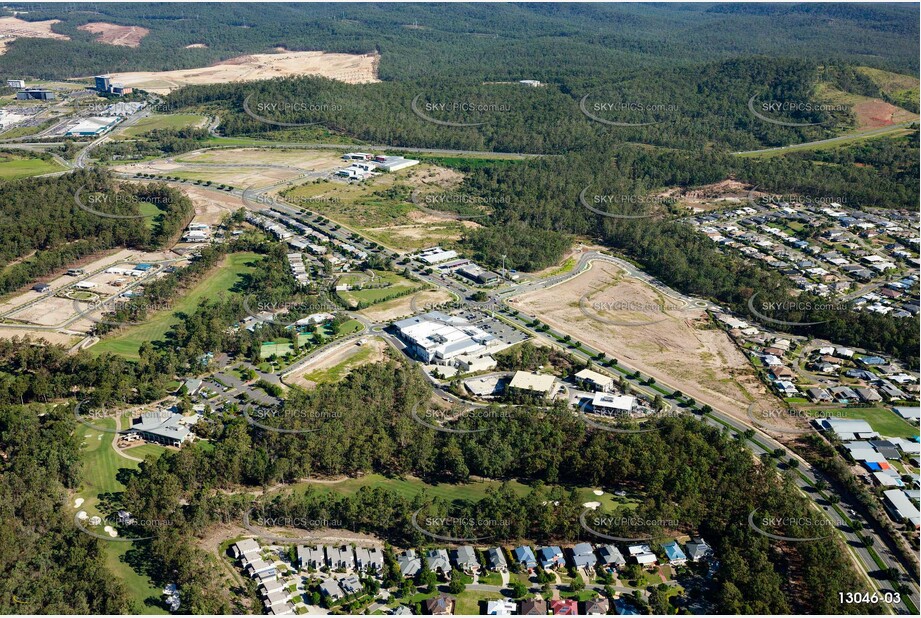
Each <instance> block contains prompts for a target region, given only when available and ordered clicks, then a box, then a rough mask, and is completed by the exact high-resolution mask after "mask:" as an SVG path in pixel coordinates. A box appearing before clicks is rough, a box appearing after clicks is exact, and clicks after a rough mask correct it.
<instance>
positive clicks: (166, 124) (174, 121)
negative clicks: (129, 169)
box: [117, 114, 207, 139]
mask: <svg viewBox="0 0 921 618" xmlns="http://www.w3.org/2000/svg"><path fill="white" fill-rule="evenodd" d="M206 122H207V119H206V118H205V117H204V116H199V115H198V114H157V115H154V116H148V117H146V118H141V119H140V120H138V121H137V122H136V123H134V124H133V125H131V126H130V127H128V128H126V129H124V130H123V131H121V132H119V133H118V134H117V136H118V138H121V139H123V138H126V137H137V136H139V135H143V134H144V133H147V132H148V131H154V130H157V129H182V128H185V127H201V126H204V124H205V123H206Z"/></svg>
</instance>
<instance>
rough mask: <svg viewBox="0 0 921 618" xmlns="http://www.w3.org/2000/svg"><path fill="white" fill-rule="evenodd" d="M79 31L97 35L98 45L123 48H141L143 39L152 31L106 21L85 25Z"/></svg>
mask: <svg viewBox="0 0 921 618" xmlns="http://www.w3.org/2000/svg"><path fill="white" fill-rule="evenodd" d="M77 30H83V31H84V32H92V33H93V34H95V35H96V42H97V43H105V44H106V45H121V46H122V47H140V45H141V39H143V38H144V37H145V36H147V35H148V34H150V30H148V29H147V28H142V27H141V26H119V25H118V24H109V23H106V22H104V21H94V22H90V23H88V24H83V25H82V26H80V27H79V28H77Z"/></svg>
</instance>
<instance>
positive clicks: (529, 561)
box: [512, 545, 537, 569]
mask: <svg viewBox="0 0 921 618" xmlns="http://www.w3.org/2000/svg"><path fill="white" fill-rule="evenodd" d="M512 555H513V556H514V557H515V561H516V562H518V563H520V564H522V565H523V566H525V567H526V568H529V569H534V568H537V559H536V558H535V557H534V551H533V550H532V549H531V548H530V547H528V546H527V545H522V546H521V547H516V548H515V551H513V552H512Z"/></svg>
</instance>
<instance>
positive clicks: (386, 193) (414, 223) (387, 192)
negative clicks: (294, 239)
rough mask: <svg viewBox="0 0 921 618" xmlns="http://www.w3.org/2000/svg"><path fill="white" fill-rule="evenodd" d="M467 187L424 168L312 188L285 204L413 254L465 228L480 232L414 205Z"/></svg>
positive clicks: (442, 171) (452, 175)
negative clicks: (416, 195)
mask: <svg viewBox="0 0 921 618" xmlns="http://www.w3.org/2000/svg"><path fill="white" fill-rule="evenodd" d="M340 165H341V164H340ZM462 181H463V175H461V174H460V173H459V172H457V171H455V170H451V169H448V168H444V167H439V166H437V165H433V164H430V163H421V164H419V165H416V166H414V167H410V168H407V169H405V170H400V171H398V172H395V173H392V174H381V175H380V176H376V177H373V178H371V179H369V180H367V181H364V182H360V183H346V182H343V181H339V180H331V181H326V182H308V183H305V184H302V185H300V186H298V187H295V188H294V189H291V190H288V191H286V192H285V199H287V200H288V201H289V202H291V203H294V204H298V205H300V206H303V207H304V208H307V209H308V210H312V211H314V212H318V213H320V214H322V215H323V216H325V217H329V218H330V219H332V220H334V221H337V222H340V223H342V224H344V225H347V226H348V227H350V228H353V229H356V230H359V231H360V232H361V233H362V234H363V235H365V236H367V237H368V238H371V239H372V240H375V241H377V242H379V243H381V244H383V245H386V246H388V247H391V248H393V249H395V250H403V251H412V250H416V249H420V248H422V247H426V246H431V245H433V244H439V243H446V242H449V241H454V240H457V239H458V238H460V236H461V235H462V234H463V232H464V230H465V229H466V228H473V227H477V223H475V222H474V221H467V220H465V221H456V220H452V219H450V218H449V216H445V217H442V216H438V215H432V214H429V213H426V212H424V211H422V210H419V209H418V208H417V207H415V206H414V205H413V204H412V202H411V196H412V194H413V192H414V191H416V190H419V191H420V192H423V193H426V194H427V193H430V192H431V193H436V192H443V191H452V190H456V189H457V187H459V186H460V184H461V182H462ZM433 210H434V209H433Z"/></svg>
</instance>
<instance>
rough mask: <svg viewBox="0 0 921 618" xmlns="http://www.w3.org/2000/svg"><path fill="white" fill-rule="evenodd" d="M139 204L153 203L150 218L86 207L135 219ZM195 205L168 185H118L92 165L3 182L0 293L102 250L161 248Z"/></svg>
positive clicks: (0, 186) (0, 187) (0, 197)
mask: <svg viewBox="0 0 921 618" xmlns="http://www.w3.org/2000/svg"><path fill="white" fill-rule="evenodd" d="M78 192H79V194H78ZM78 199H79V200H80V202H81V203H82V204H83V205H84V208H81V207H80V206H78V204H77V200H78ZM144 202H147V203H150V204H154V205H155V206H156V207H157V210H158V211H159V212H158V214H157V216H156V217H155V218H153V219H147V218H145V217H138V218H110V217H103V216H99V215H98V214H95V213H94V212H91V210H95V211H98V212H104V213H106V214H113V215H121V216H126V215H128V216H132V215H133V216H139V215H141V214H142V213H141V210H140V205H141V204H142V203H144ZM36 204H41V208H36ZM192 210H193V209H192V202H191V201H190V200H189V199H188V198H187V197H185V196H184V195H183V194H182V193H181V192H179V191H176V190H175V189H171V188H169V187H168V186H167V185H164V184H148V185H136V184H131V185H129V184H124V185H116V184H115V183H114V182H113V181H112V179H111V177H110V176H109V175H108V174H107V173H105V172H100V171H95V170H89V171H84V170H78V171H75V172H73V173H71V174H65V175H63V176H58V177H53V178H28V179H23V180H16V181H12V182H3V183H0V269H2V270H0V293H5V292H10V291H13V290H16V289H18V288H20V287H22V286H23V285H27V284H31V283H34V282H35V280H36V279H37V278H39V277H43V276H45V275H47V274H49V273H51V272H53V271H55V270H59V269H61V268H64V267H66V266H70V265H73V264H74V263H75V262H77V261H78V260H80V259H82V258H84V257H86V256H88V255H92V254H94V253H96V252H98V251H102V250H105V249H111V248H114V247H131V248H136V249H144V250H151V249H156V248H159V247H161V246H163V245H164V244H166V243H167V242H168V241H171V240H175V239H176V238H177V237H178V235H179V233H180V232H181V231H182V230H183V229H184V228H185V226H186V224H187V223H188V221H189V220H190V219H191V217H192ZM23 258H24V259H23ZM16 260H21V261H16ZM14 261H16V262H15V263H12V264H11V262H14ZM3 267H5V268H3Z"/></svg>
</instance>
